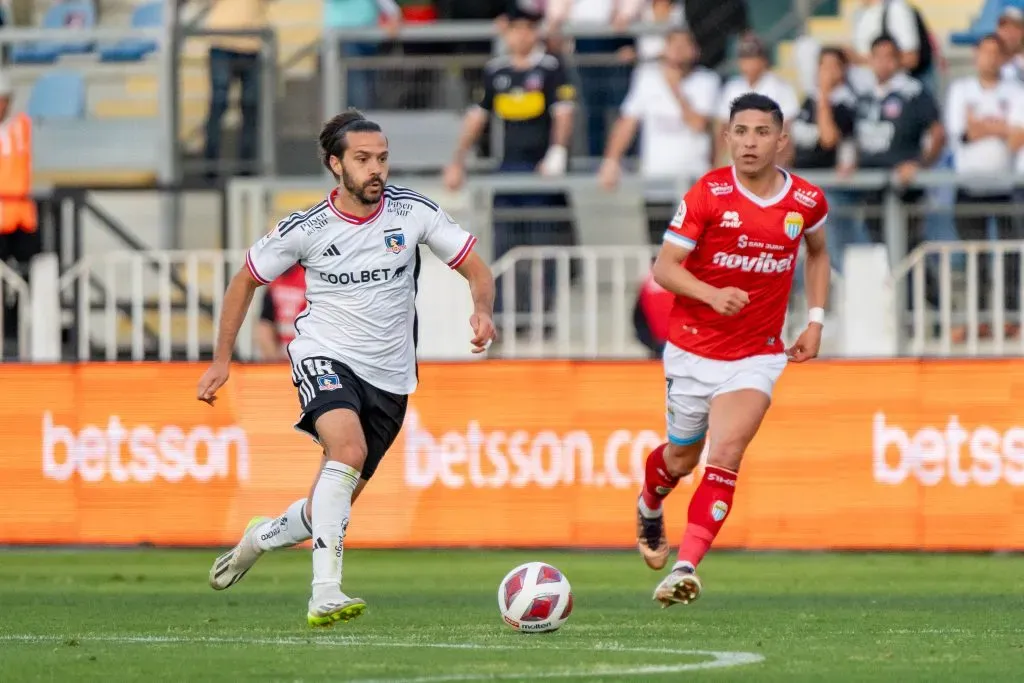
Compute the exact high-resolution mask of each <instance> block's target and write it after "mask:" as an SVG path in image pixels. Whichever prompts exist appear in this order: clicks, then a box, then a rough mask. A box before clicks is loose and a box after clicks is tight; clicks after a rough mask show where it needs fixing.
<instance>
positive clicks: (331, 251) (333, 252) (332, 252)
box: [321, 244, 341, 256]
mask: <svg viewBox="0 0 1024 683" xmlns="http://www.w3.org/2000/svg"><path fill="white" fill-rule="evenodd" d="M321 256H341V252H340V251H338V248H337V247H336V246H334V245H333V244H332V245H331V246H329V247H327V251H325V252H324V253H323V254H321Z"/></svg>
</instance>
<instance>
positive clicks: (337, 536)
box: [312, 460, 359, 595]
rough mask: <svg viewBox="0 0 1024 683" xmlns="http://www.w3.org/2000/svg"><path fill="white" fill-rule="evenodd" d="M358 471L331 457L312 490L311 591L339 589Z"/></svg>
mask: <svg viewBox="0 0 1024 683" xmlns="http://www.w3.org/2000/svg"><path fill="white" fill-rule="evenodd" d="M358 483H359V470H357V469H355V468H354V467H349V466H348V465H344V464H342V463H340V462H335V461H333V460H331V461H329V462H328V463H327V464H326V465H324V469H323V471H322V472H321V473H320V480H319V481H318V482H317V483H316V488H314V489H313V506H312V513H313V593H314V595H315V594H316V593H317V591H319V590H331V591H334V590H340V588H341V564H342V559H341V556H342V553H343V552H344V550H345V531H346V529H348V516H349V513H350V512H351V510H352V493H353V491H355V489H356V484H358Z"/></svg>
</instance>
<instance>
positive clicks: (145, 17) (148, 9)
mask: <svg viewBox="0 0 1024 683" xmlns="http://www.w3.org/2000/svg"><path fill="white" fill-rule="evenodd" d="M163 12H164V8H163V3H161V2H149V3H146V4H143V5H139V6H138V7H136V8H135V11H133V12H132V28H159V27H160V26H163ZM156 49H157V44H156V41H155V40H149V39H146V38H125V39H124V40H120V41H118V42H117V43H115V44H114V45H110V46H108V47H104V48H101V49H100V61H102V62H138V61H141V60H142V59H143V58H144V57H145V56H146V55H148V54H149V53H151V52H156Z"/></svg>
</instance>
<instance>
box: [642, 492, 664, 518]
mask: <svg viewBox="0 0 1024 683" xmlns="http://www.w3.org/2000/svg"><path fill="white" fill-rule="evenodd" d="M637 507H638V508H639V509H640V514H641V515H642V516H643V517H644V518H645V519H657V518H658V517H661V515H662V514H664V513H663V512H662V511H661V508H658V509H657V510H652V509H651V508H649V507H647V503H646V502H644V497H643V496H640V501H639V502H638V503H637Z"/></svg>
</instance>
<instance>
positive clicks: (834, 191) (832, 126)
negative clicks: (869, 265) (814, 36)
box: [790, 47, 868, 281]
mask: <svg viewBox="0 0 1024 683" xmlns="http://www.w3.org/2000/svg"><path fill="white" fill-rule="evenodd" d="M847 66H848V63H847V59H846V53H845V52H843V50H842V49H840V48H836V47H825V48H822V50H821V53H820V55H819V57H818V88H817V90H816V91H814V92H812V93H811V94H809V95H808V96H807V98H806V99H804V103H803V106H802V107H801V108H800V114H799V115H798V116H797V118H796V120H794V121H793V125H792V128H791V129H790V138H791V139H792V141H793V147H794V150H795V158H794V161H793V167H794V168H796V169H800V170H803V169H835V168H836V167H837V166H838V161H839V159H840V158H843V160H844V161H850V160H852V157H851V155H853V154H855V153H856V152H855V150H854V144H855V143H854V141H853V130H854V120H855V119H856V116H857V96H856V95H854V93H853V90H851V89H850V86H849V85H848V84H847V82H846V70H847ZM826 194H827V195H828V197H827V199H828V205H829V241H828V247H829V252H830V254H829V255H830V257H831V262H832V264H833V267H834V268H836V269H837V270H840V271H841V270H842V267H843V253H844V252H845V250H846V246H847V245H849V244H859V243H864V242H867V241H868V239H867V233H866V232H865V230H864V224H863V223H862V222H861V221H859V220H854V218H853V215H852V213H853V207H854V205H855V204H856V203H857V200H858V199H859V197H858V195H857V194H856V193H853V192H848V191H844V190H842V189H840V188H829V189H827V191H826ZM802 272H803V271H802V270H797V280H798V281H800V280H802Z"/></svg>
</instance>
